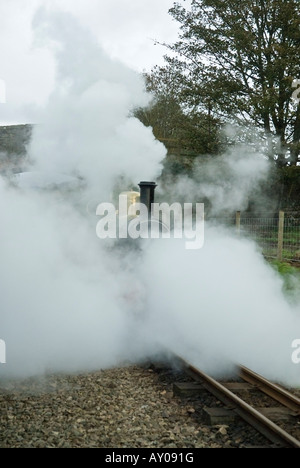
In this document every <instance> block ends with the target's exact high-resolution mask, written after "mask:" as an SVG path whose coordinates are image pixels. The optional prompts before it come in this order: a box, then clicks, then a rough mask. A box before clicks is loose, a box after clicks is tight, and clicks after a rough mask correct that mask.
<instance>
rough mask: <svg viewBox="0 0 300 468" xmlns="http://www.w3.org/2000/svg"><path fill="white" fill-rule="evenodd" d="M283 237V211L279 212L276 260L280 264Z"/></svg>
mask: <svg viewBox="0 0 300 468" xmlns="http://www.w3.org/2000/svg"><path fill="white" fill-rule="evenodd" d="M283 235H284V211H279V221H278V248H277V259H278V260H279V261H280V262H282V258H283Z"/></svg>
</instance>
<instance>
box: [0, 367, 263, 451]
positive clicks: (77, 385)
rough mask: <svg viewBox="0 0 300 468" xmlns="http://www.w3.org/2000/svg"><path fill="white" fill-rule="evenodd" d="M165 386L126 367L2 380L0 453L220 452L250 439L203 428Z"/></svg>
mask: <svg viewBox="0 0 300 468" xmlns="http://www.w3.org/2000/svg"><path fill="white" fill-rule="evenodd" d="M167 380H168V379H167ZM167 380H166V379H161V377H160V376H159V374H157V373H155V372H153V370H152V369H149V368H148V369H147V368H143V367H138V366H130V367H122V368H115V369H109V370H101V371H97V372H92V373H87V374H81V375H49V376H44V377H43V378H32V379H27V380H26V381H22V382H5V381H4V382H3V381H2V382H1V381H0V408H1V409H0V447H1V448H27V447H35V448H46V447H49V448H73V447H74V448H75V447H78V448H93V447H98V448H226V447H239V446H242V444H243V443H244V441H245V440H244V437H243V433H245V434H247V437H249V436H250V439H251V440H252V439H253V437H254V439H255V437H256V436H255V432H254V430H252V428H250V427H248V426H246V428H245V427H244V426H243V423H241V424H242V425H241V426H239V425H237V426H234V427H233V428H230V427H228V426H213V427H210V426H207V425H206V424H205V422H203V420H202V419H201V414H200V413H201V411H199V415H198V414H197V410H195V407H194V406H193V405H192V404H189V401H184V400H181V399H180V398H179V397H174V395H173V392H172V385H171V380H170V381H169V382H168V381H167ZM198 416H199V417H198ZM251 431H253V434H254V435H253V436H251V434H252V432H251ZM259 437H260V436H259V435H258V438H259ZM254 443H255V441H254Z"/></svg>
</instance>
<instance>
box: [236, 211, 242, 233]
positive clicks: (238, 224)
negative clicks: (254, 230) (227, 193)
mask: <svg viewBox="0 0 300 468" xmlns="http://www.w3.org/2000/svg"><path fill="white" fill-rule="evenodd" d="M235 225H236V232H237V235H238V236H239V235H240V234H241V212H240V211H237V212H236V214H235Z"/></svg>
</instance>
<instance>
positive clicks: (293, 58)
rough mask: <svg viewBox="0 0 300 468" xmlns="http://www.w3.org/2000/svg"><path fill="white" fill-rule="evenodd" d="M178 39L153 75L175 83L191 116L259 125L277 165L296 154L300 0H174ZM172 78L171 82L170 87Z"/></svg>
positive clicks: (162, 83)
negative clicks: (186, 4) (295, 82)
mask: <svg viewBox="0 0 300 468" xmlns="http://www.w3.org/2000/svg"><path fill="white" fill-rule="evenodd" d="M170 14H171V15H172V16H173V18H174V19H175V20H177V21H178V22H179V23H180V35H179V40H178V41H177V42H176V43H175V44H171V45H167V44H165V45H166V46H167V47H168V49H169V52H170V54H169V55H166V57H165V60H166V65H165V66H163V67H155V68H154V69H153V70H152V73H151V74H150V77H149V79H150V80H151V82H152V84H153V86H154V88H155V87H156V89H160V90H161V92H162V93H163V91H164V90H166V89H168V92H170V89H171V90H172V94H173V96H174V97H175V98H176V100H177V102H179V103H180V104H181V108H182V109H183V110H184V112H185V113H186V114H188V113H189V115H195V116H196V115H206V116H208V115H209V116H210V118H211V119H214V120H216V121H218V120H220V119H221V120H223V121H227V122H228V120H231V121H232V120H235V121H238V122H239V123H240V124H251V125H255V126H258V127H260V128H262V129H263V130H264V132H265V136H266V137H267V138H268V141H269V151H268V153H269V157H270V158H274V159H275V160H276V162H277V164H278V166H279V167H282V166H285V165H296V164H297V162H299V154H300V103H299V102H298V101H297V100H295V99H293V93H294V91H296V90H295V89H293V87H292V84H293V80H294V79H297V78H298V77H299V78H300V2H299V0H192V2H191V8H190V9H188V8H185V7H184V6H183V4H182V3H175V4H174V6H173V8H171V9H170ZM170 83H172V86H170Z"/></svg>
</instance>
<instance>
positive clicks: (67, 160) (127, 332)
mask: <svg viewBox="0 0 300 468" xmlns="http://www.w3.org/2000/svg"><path fill="white" fill-rule="evenodd" d="M35 30H36V34H37V37H38V39H37V40H39V41H40V44H44V45H45V46H47V47H48V45H50V47H51V48H52V50H53V51H54V53H55V56H56V60H57V77H56V78H57V85H56V88H55V92H54V93H53V94H52V95H51V97H50V100H49V103H48V105H47V107H46V108H45V109H44V111H43V112H42V114H41V122H40V124H39V125H38V126H37V127H36V129H35V131H34V134H33V140H32V144H31V148H30V156H31V158H32V160H33V161H34V162H35V165H34V167H33V168H34V170H39V171H43V172H45V173H47V174H52V173H60V174H61V173H63V174H66V175H67V176H74V175H75V176H80V177H81V178H82V179H84V181H85V183H86V189H82V190H85V191H86V196H87V197H96V199H97V200H98V202H99V203H101V202H103V201H110V200H108V199H107V197H108V195H109V193H110V192H111V191H112V189H113V185H114V182H115V180H116V178H118V177H119V176H120V175H123V176H124V177H125V180H131V181H132V182H134V183H135V184H136V183H138V182H139V181H141V180H143V179H150V180H151V179H154V180H155V177H156V175H157V174H159V170H160V161H161V160H162V158H163V157H164V154H165V149H164V147H163V145H161V144H160V143H157V142H156V141H155V140H154V137H153V135H152V133H151V131H150V130H149V129H146V128H145V127H143V126H142V125H141V124H140V123H139V122H138V121H137V120H135V119H133V118H130V117H129V114H130V110H131V109H132V107H133V106H138V105H139V106H141V105H143V104H145V103H146V102H147V100H148V97H147V96H146V95H145V94H144V91H143V83H142V81H141V80H140V78H139V77H138V76H137V75H136V74H135V73H134V72H132V71H131V70H129V69H127V68H126V67H124V65H121V64H119V63H117V62H114V61H112V60H111V59H110V58H108V57H107V56H106V55H105V54H104V53H103V51H102V50H101V49H100V48H99V46H98V44H97V43H96V41H95V40H94V39H93V38H92V37H91V36H90V34H89V33H88V32H86V31H84V30H83V29H82V28H81V27H79V25H78V23H77V22H76V20H74V19H73V18H72V17H70V16H69V15H67V14H62V13H54V12H51V13H47V12H46V11H45V10H40V11H39V13H38V15H37V16H36V19H35ZM201 167H202V166H201ZM198 171H199V174H200V175H201V174H202V175H201V177H202V179H203V182H204V183H203V184H200V182H199V181H200V178H201V177H200V175H199V174H198V175H197V177H198V179H197V180H198V182H192V183H191V184H192V185H191V186H190V189H189V190H187V185H186V182H187V181H186V180H184V182H180V183H179V185H177V186H176V188H175V189H174V190H173V192H172V191H171V194H172V197H173V200H172V202H176V201H179V200H178V196H180V195H182V196H184V197H185V199H186V200H185V201H188V202H191V201H193V200H192V198H193V195H195V197H196V198H198V201H201V200H199V198H201V196H206V197H208V198H209V199H210V200H211V203H212V206H213V207H215V210H216V212H217V210H222V209H223V208H224V206H225V207H226V208H228V209H229V208H230V209H231V210H235V209H242V206H243V204H246V201H247V197H248V194H249V193H250V192H251V190H253V187H257V186H258V185H259V181H260V180H262V178H264V177H265V176H266V174H267V172H268V166H267V164H266V161H265V160H264V159H263V158H262V157H260V156H257V155H256V154H254V153H253V152H251V151H250V152H249V151H248V150H247V151H246V150H245V148H244V149H243V153H241V154H240V157H238V156H237V153H236V152H231V153H230V154H229V153H228V154H227V155H224V156H223V157H222V158H220V159H218V160H217V164H214V165H213V166H212V165H210V164H209V163H208V164H207V166H204V168H202V169H201V168H200V167H199V170H198ZM201 171H203V172H201ZM216 180H217V183H216ZM180 184H182V185H180ZM180 187H182V191H181V193H180ZM188 188H189V187H188ZM124 189H125V190H126V189H127V187H124ZM79 198H80V197H79ZM0 214H1V221H2V229H1V230H0V256H1V264H0V277H1V278H0V288H1V289H0V301H1V314H0V339H2V340H5V342H6V351H7V364H6V365H0V376H1V375H2V376H3V375H16V376H28V375H33V374H39V373H43V372H45V371H47V370H51V371H68V372H70V371H79V370H80V371H83V370H89V369H95V368H102V367H107V366H111V365H115V364H119V363H121V362H123V361H124V360H126V359H134V360H139V359H142V358H143V357H144V356H146V355H149V354H151V353H154V352H156V351H157V350H159V349H160V345H159V344H158V343H162V345H165V346H170V347H171V348H172V349H174V350H175V351H177V352H178V353H181V352H182V353H183V354H184V355H185V356H186V357H193V358H195V355H196V354H197V355H198V353H200V356H201V357H200V358H199V357H197V364H199V366H200V367H202V368H204V369H205V370H209V371H213V372H214V373H222V372H224V369H225V368H227V366H229V365H230V362H231V361H232V360H233V361H235V362H241V363H243V364H246V365H249V366H251V367H254V369H255V370H258V371H262V372H264V373H266V374H268V375H269V376H271V377H274V378H275V379H276V380H282V381H286V382H291V383H297V384H300V382H299V366H297V365H295V364H292V362H291V354H292V348H291V343H292V341H293V340H294V339H296V338H300V323H299V320H300V318H299V311H298V310H296V307H295V308H293V307H292V306H290V305H288V303H287V301H286V300H285V299H284V297H283V295H282V293H281V289H282V284H281V281H280V279H278V277H277V276H276V274H275V273H274V272H273V271H272V270H271V268H270V267H269V266H267V265H266V263H265V262H264V260H263V259H262V256H261V255H260V252H259V251H257V249H256V247H255V245H254V244H253V243H251V242H249V241H246V240H241V239H236V238H234V237H233V236H232V235H231V234H229V232H227V231H222V230H220V229H218V230H214V229H211V228H208V227H207V228H206V232H205V243H204V247H203V248H202V249H200V250H198V251H195V250H193V251H188V250H185V248H184V240H182V241H181V240H174V241H172V240H161V241H153V243H152V242H150V243H148V242H147V243H146V245H145V246H144V248H143V249H142V250H141V251H140V250H138V249H133V250H132V251H130V250H129V251H127V250H126V249H125V248H124V246H123V247H122V245H121V246H120V245H115V246H111V244H109V245H107V244H106V243H105V242H104V243H103V241H101V240H100V239H98V238H97V236H96V225H97V221H98V219H97V218H96V216H95V217H91V216H90V215H87V213H86V212H85V211H84V210H77V209H76V208H75V206H74V203H73V191H71V192H68V193H67V194H66V195H65V196H63V194H62V193H60V192H49V191H42V190H25V189H24V190H18V189H15V188H12V187H8V186H7V184H6V183H5V182H4V181H2V180H0ZM136 315H137V317H136ZM297 334H298V335H299V336H297ZM295 335H296V336H295Z"/></svg>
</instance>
